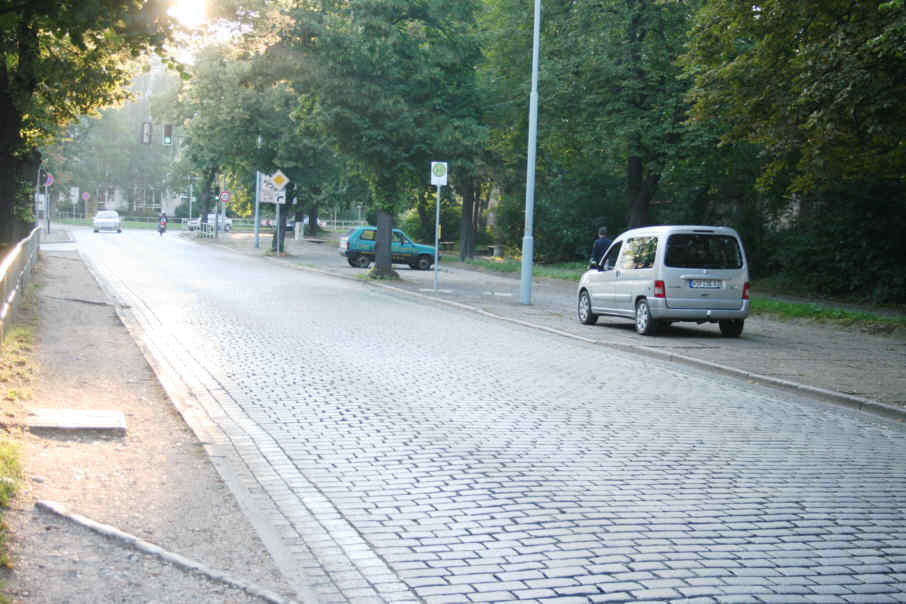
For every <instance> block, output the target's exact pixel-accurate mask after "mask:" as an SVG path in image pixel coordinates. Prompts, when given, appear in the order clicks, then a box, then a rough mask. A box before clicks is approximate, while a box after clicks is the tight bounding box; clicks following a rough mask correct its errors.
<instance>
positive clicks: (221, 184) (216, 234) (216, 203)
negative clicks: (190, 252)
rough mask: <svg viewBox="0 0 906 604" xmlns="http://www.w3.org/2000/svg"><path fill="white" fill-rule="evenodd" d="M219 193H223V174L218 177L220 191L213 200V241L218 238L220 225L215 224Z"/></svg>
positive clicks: (218, 209)
mask: <svg viewBox="0 0 906 604" xmlns="http://www.w3.org/2000/svg"><path fill="white" fill-rule="evenodd" d="M220 193H223V174H221V175H220V191H219V193H218V195H217V199H215V200H214V239H217V238H219V237H220V225H219V224H217V222H218V220H217V219H218V218H220Z"/></svg>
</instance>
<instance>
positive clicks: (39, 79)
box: [0, 0, 174, 241]
mask: <svg viewBox="0 0 906 604" xmlns="http://www.w3.org/2000/svg"><path fill="white" fill-rule="evenodd" d="M167 5H168V3H167V2H166V1H165V0H149V1H147V2H132V1H130V0H101V1H98V2H91V3H86V2H79V1H78V0H29V1H26V2H23V1H21V0H0V39H2V40H3V46H2V48H0V52H2V57H0V216H2V219H0V220H2V222H0V241H12V240H15V239H18V238H20V237H21V236H22V235H23V234H24V232H26V230H27V229H28V227H29V220H30V216H31V205H32V204H31V200H30V195H29V191H30V190H31V186H32V185H33V184H34V182H35V181H34V178H35V175H36V173H37V170H38V167H39V165H40V163H41V156H40V154H39V153H38V151H37V150H36V149H37V147H38V146H39V144H40V143H41V142H42V141H45V140H47V139H48V138H49V137H51V136H52V135H53V134H54V133H55V132H56V131H57V129H58V128H59V127H60V125H62V124H66V123H68V122H70V121H72V120H74V119H75V118H77V117H78V116H80V115H82V114H84V113H87V112H90V111H92V110H95V109H97V108H99V107H103V106H107V105H111V104H114V103H116V102H120V101H122V100H123V99H125V98H126V96H127V93H126V92H125V90H124V89H123V87H122V86H123V84H124V83H125V82H127V81H128V79H129V77H130V76H131V74H132V69H133V68H134V66H135V63H134V62H133V59H135V58H137V57H139V56H141V55H142V54H144V53H147V52H149V51H152V50H153V51H156V52H158V53H160V54H162V55H165V50H164V45H165V44H166V43H167V42H168V41H169V40H170V39H171V37H172V35H173V32H174V25H173V23H172V22H171V20H170V19H169V17H167V15H166V8H167Z"/></svg>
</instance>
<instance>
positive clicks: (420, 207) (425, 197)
mask: <svg viewBox="0 0 906 604" xmlns="http://www.w3.org/2000/svg"><path fill="white" fill-rule="evenodd" d="M430 200H431V194H430V193H419V195H418V201H417V202H416V204H415V211H416V213H417V214H418V223H419V224H420V225H421V231H422V233H423V235H424V236H425V237H427V236H428V233H433V232H434V226H433V225H434V215H433V214H432V215H431V216H429V215H428V214H429V212H428V204H429V203H430Z"/></svg>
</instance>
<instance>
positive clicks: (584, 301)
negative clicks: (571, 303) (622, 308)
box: [576, 289, 598, 325]
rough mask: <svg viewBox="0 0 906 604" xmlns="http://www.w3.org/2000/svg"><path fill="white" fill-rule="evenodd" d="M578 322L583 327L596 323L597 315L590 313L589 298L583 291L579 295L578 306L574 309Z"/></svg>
mask: <svg viewBox="0 0 906 604" xmlns="http://www.w3.org/2000/svg"><path fill="white" fill-rule="evenodd" d="M576 314H577V315H578V316H579V322H580V323H582V324H583V325H594V324H595V323H597V322H598V315H596V314H595V313H593V312H591V297H590V296H589V295H588V292H587V291H585V290H584V289H583V290H582V291H581V292H580V293H579V305H578V307H577V309H576Z"/></svg>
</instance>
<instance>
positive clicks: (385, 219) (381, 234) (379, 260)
mask: <svg viewBox="0 0 906 604" xmlns="http://www.w3.org/2000/svg"><path fill="white" fill-rule="evenodd" d="M392 240H393V216H392V215H391V214H390V213H389V212H387V211H385V210H378V215H377V240H376V241H375V242H374V275H375V276H377V277H389V276H390V275H392V274H393V259H392V257H391V254H390V244H391V241H392Z"/></svg>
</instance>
